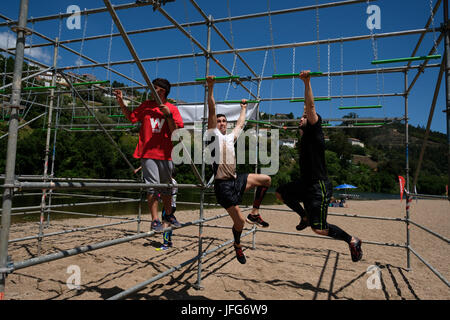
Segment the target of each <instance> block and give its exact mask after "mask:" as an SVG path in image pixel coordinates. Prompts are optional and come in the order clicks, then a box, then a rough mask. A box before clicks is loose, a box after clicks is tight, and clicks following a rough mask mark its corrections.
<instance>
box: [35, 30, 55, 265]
mask: <svg viewBox="0 0 450 320" xmlns="http://www.w3.org/2000/svg"><path fill="white" fill-rule="evenodd" d="M58 41H59V39H58V38H56V40H55V47H54V50H53V76H52V82H51V86H52V87H54V86H55V84H56V64H57V61H58V47H59V43H58ZM54 100H55V89H50V103H49V106H48V118H47V119H48V120H47V137H46V140H45V156H44V182H47V179H48V156H49V154H50V136H51V133H52V121H53V104H54ZM46 199H47V190H46V189H42V198H41V216H40V219H39V237H38V250H37V255H38V256H39V255H40V254H41V246H42V235H43V230H44V216H45V208H46Z"/></svg>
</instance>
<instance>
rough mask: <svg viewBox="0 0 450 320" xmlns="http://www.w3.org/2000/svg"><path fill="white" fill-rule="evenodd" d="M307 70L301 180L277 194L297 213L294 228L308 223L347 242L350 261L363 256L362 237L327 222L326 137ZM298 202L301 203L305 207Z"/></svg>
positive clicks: (329, 188) (303, 74)
mask: <svg viewBox="0 0 450 320" xmlns="http://www.w3.org/2000/svg"><path fill="white" fill-rule="evenodd" d="M309 73H310V72H309V71H303V72H301V73H300V79H302V81H303V82H304V84H305V107H304V113H303V116H302V118H301V119H300V123H299V129H300V134H301V140H300V152H299V162H300V179H299V180H296V181H292V182H289V183H287V184H285V185H283V186H280V187H279V188H278V189H277V190H276V196H277V198H278V199H279V200H281V201H283V202H284V203H285V204H286V205H287V206H288V207H289V208H291V209H292V210H294V211H295V212H297V213H298V214H299V215H300V223H299V224H298V225H297V226H296V228H297V230H299V231H300V230H303V229H305V228H306V227H308V226H311V229H312V230H313V231H314V232H315V233H317V234H320V235H323V236H329V237H332V238H335V239H338V240H343V241H345V242H347V243H348V245H349V247H350V253H351V256H352V261H353V262H357V261H359V260H361V258H362V250H361V243H362V242H361V240H360V239H358V238H356V237H352V236H350V235H349V234H347V233H346V232H345V231H344V230H342V229H341V228H339V227H338V226H335V225H332V224H328V223H327V213H328V205H329V203H330V199H331V196H332V194H333V188H332V185H331V183H330V181H329V180H328V173H327V168H326V163H325V140H324V137H323V131H322V118H321V117H320V115H318V114H317V113H316V109H315V106H314V96H313V93H312V88H311V81H310V80H311V76H310V74H309ZM300 202H303V205H304V207H305V208H304V209H303V207H302V206H301V204H300Z"/></svg>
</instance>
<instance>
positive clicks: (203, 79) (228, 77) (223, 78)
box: [195, 76, 240, 81]
mask: <svg viewBox="0 0 450 320" xmlns="http://www.w3.org/2000/svg"><path fill="white" fill-rule="evenodd" d="M239 78H240V77H239V76H227V77H215V78H214V79H215V80H230V79H239ZM195 81H206V78H197V79H195Z"/></svg>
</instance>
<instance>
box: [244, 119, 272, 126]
mask: <svg viewBox="0 0 450 320" xmlns="http://www.w3.org/2000/svg"><path fill="white" fill-rule="evenodd" d="M247 122H251V123H259V124H267V125H269V126H271V125H272V124H271V123H270V122H264V121H258V120H247Z"/></svg>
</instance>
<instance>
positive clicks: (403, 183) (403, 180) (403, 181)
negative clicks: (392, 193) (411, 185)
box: [398, 176, 405, 202]
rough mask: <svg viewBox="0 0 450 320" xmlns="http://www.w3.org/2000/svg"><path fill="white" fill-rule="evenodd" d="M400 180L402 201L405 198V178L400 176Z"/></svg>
mask: <svg viewBox="0 0 450 320" xmlns="http://www.w3.org/2000/svg"><path fill="white" fill-rule="evenodd" d="M398 182H399V183H400V202H401V201H402V200H403V190H404V189H405V178H403V177H402V176H398Z"/></svg>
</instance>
